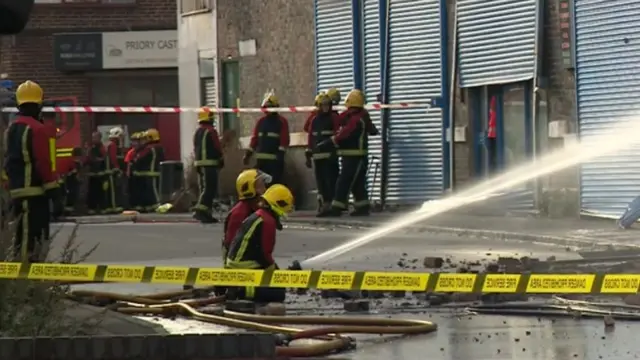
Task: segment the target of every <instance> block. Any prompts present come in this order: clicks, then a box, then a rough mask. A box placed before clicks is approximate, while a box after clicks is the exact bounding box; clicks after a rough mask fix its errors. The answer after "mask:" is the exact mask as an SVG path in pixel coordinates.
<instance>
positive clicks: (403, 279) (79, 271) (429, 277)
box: [0, 262, 640, 294]
mask: <svg viewBox="0 0 640 360" xmlns="http://www.w3.org/2000/svg"><path fill="white" fill-rule="evenodd" d="M0 279H30V280H51V281H68V282H105V283H109V282H111V283H151V284H172V285H195V286H218V285H220V286H264V287H280V288H302V289H304V288H315V289H332V290H333V289H335V290H371V291H436V292H468V293H471V292H475V293H530V294H545V293H546V294H551V293H574V294H635V293H638V289H639V288H640V274H454V273H413V272H380V271H332V270H313V271H312V270H299V271H295V270H275V271H262V270H231V269H219V268H192V267H186V266H144V265H96V264H53V263H38V264H21V263H10V262H0Z"/></svg>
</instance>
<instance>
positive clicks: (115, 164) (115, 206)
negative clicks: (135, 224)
mask: <svg viewBox="0 0 640 360" xmlns="http://www.w3.org/2000/svg"><path fill="white" fill-rule="evenodd" d="M123 135H124V131H123V130H122V128H120V127H115V128H112V129H111V130H109V144H107V156H105V178H106V182H107V186H106V188H107V189H106V191H105V197H106V204H107V205H106V206H107V207H106V208H105V209H104V212H105V213H111V214H117V213H121V212H122V210H123V209H122V205H121V196H120V193H121V191H120V190H121V189H120V188H121V186H120V179H121V177H122V168H121V164H120V162H121V159H123V156H122V148H121V146H120V142H121V141H122V136H123Z"/></svg>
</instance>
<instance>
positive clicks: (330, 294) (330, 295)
mask: <svg viewBox="0 0 640 360" xmlns="http://www.w3.org/2000/svg"><path fill="white" fill-rule="evenodd" d="M339 293H340V292H339V291H338V290H321V291H320V297H321V298H323V299H335V298H337V297H340V296H339Z"/></svg>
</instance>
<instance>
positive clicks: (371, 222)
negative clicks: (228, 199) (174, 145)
mask: <svg viewBox="0 0 640 360" xmlns="http://www.w3.org/2000/svg"><path fill="white" fill-rule="evenodd" d="M406 216H408V214H407V213H375V214H372V215H371V216H370V217H366V218H361V217H357V218H354V217H349V216H348V215H345V216H343V217H340V218H316V217H315V216H314V215H313V213H312V212H304V211H302V212H297V213H296V214H294V215H293V216H291V217H290V218H289V219H288V220H287V223H288V224H297V225H313V226H343V227H345V226H346V227H358V228H373V227H376V226H380V225H382V224H384V223H387V222H389V221H392V220H393V219H396V218H406ZM67 220H69V221H74V222H76V223H78V224H107V223H119V222H139V223H154V222H158V223H163V222H165V223H166V222H179V223H184V222H195V221H194V220H193V219H192V218H191V215H190V214H139V215H136V216H125V215H105V216H84V217H77V218H68V219H67ZM404 230H409V231H419V232H430V233H447V234H456V235H460V236H477V237H491V238H502V239H510V240H523V241H538V242H548V243H554V244H566V245H567V246H572V245H585V244H598V245H608V244H612V245H625V246H633V247H640V232H639V231H638V230H634V229H631V230H621V229H618V228H617V226H616V224H615V222H614V221H612V220H601V219H597V220H595V219H589V220H587V219H547V218H538V217H531V216H529V217H527V216H491V215H469V214H459V213H448V214H443V215H439V216H437V217H434V218H430V219H427V220H422V221H420V222H418V223H417V224H415V225H412V226H410V227H409V228H408V229H404Z"/></svg>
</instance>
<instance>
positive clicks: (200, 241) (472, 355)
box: [51, 224, 640, 360]
mask: <svg viewBox="0 0 640 360" xmlns="http://www.w3.org/2000/svg"><path fill="white" fill-rule="evenodd" d="M72 228H73V225H70V224H67V225H63V226H62V229H61V230H60V232H59V234H58V236H57V240H56V242H55V244H54V246H53V247H52V252H51V254H52V255H55V254H56V253H59V251H60V249H61V246H62V243H63V242H64V241H63V240H64V239H66V237H67V236H68V234H69V233H70V232H71V230H72ZM362 232H363V230H350V229H344V228H317V227H307V228H302V227H293V228H287V229H284V231H282V232H280V233H279V239H278V244H277V249H276V252H277V254H278V256H277V257H276V260H277V261H278V262H279V264H280V265H281V266H287V265H288V264H289V263H291V261H293V260H303V259H306V258H308V257H311V256H313V255H317V254H318V253H320V252H322V251H324V250H327V249H330V248H332V247H334V246H336V245H338V244H340V243H342V242H344V241H346V240H349V239H352V238H354V237H356V236H358V235H361V234H362ZM220 234H221V227H220V226H217V225H208V226H201V225H197V224H112V225H83V226H81V227H80V228H78V240H79V241H81V242H82V244H81V246H80V248H79V253H83V252H85V251H86V250H88V249H90V248H91V247H93V246H94V245H96V244H97V245H98V248H97V249H96V251H95V252H94V253H92V254H91V256H90V257H89V258H88V259H87V262H93V263H120V264H142V265H184V266H192V267H198V266H207V267H217V266H219V265H220V246H219V244H220ZM574 250H578V249H567V248H566V247H564V246H553V245H549V244H534V243H526V242H512V241H505V240H498V239H489V238H485V239H478V238H465V237H459V236H448V235H442V234H439V235H432V234H428V233H399V234H394V235H392V236H390V237H389V238H386V239H381V240H378V241H377V242H373V243H370V244H367V245H366V246H363V247H362V248H359V249H357V250H355V251H353V252H351V253H348V254H345V255H343V256H341V257H338V258H336V259H333V260H332V261H330V262H328V263H326V264H323V265H322V267H321V268H325V269H336V270H339V269H348V270H404V271H424V269H423V268H422V265H421V263H422V258H423V257H425V256H441V257H446V258H450V259H451V264H456V265H454V266H470V267H474V266H476V267H479V266H482V265H483V264H484V263H486V262H488V261H489V260H488V259H494V258H497V257H498V256H515V257H521V256H529V257H538V258H541V259H546V258H547V257H549V256H555V257H556V259H558V260H561V259H577V258H580V256H579V255H578V253H577V252H576V251H574ZM461 263H462V265H459V264H461ZM83 288H93V289H101V290H105V291H114V292H121V293H138V294H140V293H149V292H154V291H161V290H167V289H174V288H175V287H172V286H164V285H151V284H130V285H129V284H104V285H86V286H83ZM287 306H288V307H289V308H290V309H292V310H293V309H297V310H298V311H309V312H313V313H324V314H325V315H330V314H334V313H339V312H340V308H341V307H340V303H339V302H337V301H336V300H330V299H320V298H319V297H313V296H303V297H299V298H297V299H292V300H291V301H290V303H289V304H288V305H287ZM372 313H373V314H376V313H378V314H380V315H381V316H385V315H384V314H391V313H392V314H393V315H392V316H394V317H410V318H414V319H425V320H429V321H434V322H436V323H437V324H438V325H439V329H438V331H437V332H436V333H434V334H430V335H425V336H418V337H412V338H403V339H398V338H395V339H393V338H388V337H377V336H375V337H371V336H367V337H358V339H359V342H358V345H359V347H358V349H357V350H356V351H354V352H352V353H348V354H343V355H339V356H337V358H344V359H358V360H360V359H362V360H365V359H393V360H395V359H398V360H399V359H423V358H429V359H443V360H444V359H447V360H463V359H474V360H475V359H478V360H479V359H518V360H524V359H540V360H543V359H544V360H556V359H557V360H564V359H594V360H595V359H614V358H615V359H635V358H637V356H638V355H636V353H640V352H638V351H636V350H635V349H636V346H635V343H634V342H635V338H636V336H635V334H637V332H638V331H640V326H638V325H636V324H635V323H626V322H619V323H618V324H617V325H616V327H615V329H614V330H613V331H605V328H604V326H603V324H602V321H599V320H598V321H596V320H593V321H587V320H576V319H557V320H551V319H544V318H539V319H538V318H524V317H515V316H509V317H504V316H470V315H466V314H464V315H463V314H456V313H452V312H449V311H442V310H434V309H428V308H426V307H425V306H424V302H421V300H420V299H418V298H414V297H410V296H408V297H407V298H404V299H383V300H380V301H377V302H375V303H374V310H373V311H372ZM372 316H375V315H372ZM386 316H389V315H386ZM167 322H170V321H167ZM173 326H174V328H176V329H177V331H184V332H202V331H227V330H225V329H223V328H216V327H208V328H205V327H202V326H200V325H198V324H195V325H194V323H193V322H184V321H182V322H179V323H175V322H174V324H173Z"/></svg>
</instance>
